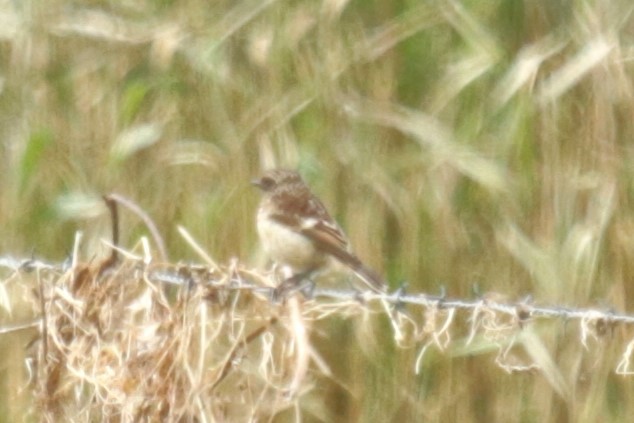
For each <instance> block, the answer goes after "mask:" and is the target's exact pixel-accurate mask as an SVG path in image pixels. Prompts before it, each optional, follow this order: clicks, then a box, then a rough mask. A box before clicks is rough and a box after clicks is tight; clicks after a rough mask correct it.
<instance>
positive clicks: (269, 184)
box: [260, 176, 275, 191]
mask: <svg viewBox="0 0 634 423" xmlns="http://www.w3.org/2000/svg"><path fill="white" fill-rule="evenodd" d="M260 187H261V188H262V189H263V190H264V191H268V190H270V189H273V187H275V180H274V179H273V178H269V177H268V176H265V177H264V178H262V179H261V180H260Z"/></svg>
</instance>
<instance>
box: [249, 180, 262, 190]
mask: <svg viewBox="0 0 634 423" xmlns="http://www.w3.org/2000/svg"><path fill="white" fill-rule="evenodd" d="M251 185H255V186H256V187H258V188H262V179H260V178H257V179H251Z"/></svg>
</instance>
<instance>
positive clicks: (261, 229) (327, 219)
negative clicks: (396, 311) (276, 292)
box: [251, 169, 387, 293]
mask: <svg viewBox="0 0 634 423" xmlns="http://www.w3.org/2000/svg"><path fill="white" fill-rule="evenodd" d="M251 183H252V184H253V185H255V186H257V187H258V188H259V189H260V190H261V191H262V199H261V201H260V205H259V207H258V211H257V231H258V235H259V238H260V242H261V244H262V246H263V248H264V250H265V252H266V253H267V255H268V256H269V258H270V259H271V260H272V261H273V262H275V263H276V264H278V265H281V266H284V267H285V268H286V269H288V270H290V272H289V273H290V276H289V277H288V279H286V280H285V281H283V282H282V284H280V286H279V287H278V288H280V289H284V288H283V286H286V287H288V286H289V285H290V286H292V285H297V284H298V283H299V282H301V281H302V280H304V279H308V280H312V279H311V278H312V276H313V275H316V274H318V273H320V272H322V271H324V270H326V269H327V268H328V267H330V264H331V262H332V260H333V259H334V260H335V261H337V262H339V263H341V264H343V265H344V266H346V267H348V268H350V269H351V270H352V272H353V273H355V274H356V275H357V276H358V277H359V278H360V279H361V280H362V281H363V282H365V284H366V285H367V286H368V287H369V288H370V289H371V290H372V291H374V292H377V293H383V292H385V291H386V286H387V285H386V283H385V281H384V280H383V278H381V276H380V275H379V274H378V273H376V272H375V271H374V270H372V269H371V268H369V267H368V266H366V265H365V264H364V263H363V262H362V261H361V260H360V259H359V258H358V257H357V256H356V255H355V254H354V253H353V252H352V250H351V248H350V243H349V242H348V239H347V237H346V236H345V234H344V232H343V231H342V230H341V228H340V227H339V225H338V224H337V222H335V220H334V219H333V218H332V217H331V216H330V214H329V213H328V210H327V209H326V207H325V206H324V204H323V203H322V202H321V201H320V200H319V198H318V197H317V196H316V195H315V194H313V193H312V191H311V190H310V188H309V187H308V185H307V184H306V182H304V180H303V179H302V177H301V175H300V174H299V173H298V172H297V171H295V170H290V169H271V170H267V171H265V172H264V173H263V174H262V175H261V176H260V177H259V178H257V179H254V180H252V181H251ZM313 287H314V284H313Z"/></svg>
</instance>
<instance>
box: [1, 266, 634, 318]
mask: <svg viewBox="0 0 634 423" xmlns="http://www.w3.org/2000/svg"><path fill="white" fill-rule="evenodd" d="M70 267H71V261H70V260H66V261H65V262H62V263H54V262H50V261H45V260H40V259H34V258H15V257H12V256H2V257H0V268H6V269H10V270H13V271H16V272H18V271H24V272H31V271H34V270H54V271H59V272H64V271H66V270H68V269H69V268H70ZM178 267H179V268H180V270H179V271H178V272H174V271H166V270H159V271H150V272H149V273H147V275H146V277H147V278H149V279H150V280H153V281H155V282H161V283H167V284H171V285H184V286H187V285H191V284H192V283H198V284H203V285H204V284H208V285H214V284H217V278H215V277H213V275H212V274H211V273H209V275H208V277H206V278H205V274H206V273H207V272H208V271H209V268H208V267H206V266H202V265H198V264H190V265H184V264H183V265H178ZM183 271H185V273H183ZM194 279H195V280H194ZM223 288H224V289H227V290H250V291H253V292H254V293H257V294H261V295H266V296H268V297H269V298H273V295H272V294H273V290H274V288H272V287H264V286H262V285H259V284H256V283H255V282H253V281H250V280H248V279H245V277H244V276H243V275H240V276H239V277H236V276H234V277H233V278H231V279H230V280H229V283H228V284H226V286H223ZM297 290H301V287H298V289H297ZM304 292H306V291H304ZM308 296H309V297H311V298H315V299H318V298H321V299H332V300H341V301H350V300H358V301H365V300H371V299H374V300H381V301H384V302H386V303H389V304H392V305H395V306H397V307H398V306H403V305H406V304H412V305H420V306H424V307H434V308H439V309H452V308H453V309H464V310H475V309H480V308H482V307H483V306H486V307H487V308H488V309H490V310H493V311H496V312H500V313H504V314H507V315H510V316H515V317H517V318H518V319H519V320H520V321H526V320H528V319H531V318H562V319H566V320H575V319H578V320H588V319H592V320H594V321H603V324H606V325H610V324H617V323H624V324H634V315H630V314H627V313H619V312H617V311H615V310H612V309H609V310H605V309H604V310H601V309H597V308H587V307H586V308H578V307H572V306H564V305H551V306H547V305H538V304H534V303H533V302H532V301H533V300H532V299H531V298H524V299H522V300H520V301H517V302H510V301H498V300H496V299H492V298H491V297H490V296H482V297H479V298H473V299H459V298H450V297H446V296H444V295H431V294H425V293H407V292H406V291H405V289H403V288H399V289H396V290H395V291H393V292H388V293H377V292H370V291H368V292H360V291H357V290H354V289H335V288H319V287H316V288H314V289H312V290H310V293H309V295H308Z"/></svg>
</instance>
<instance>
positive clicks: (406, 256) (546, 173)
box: [0, 0, 634, 422]
mask: <svg viewBox="0 0 634 423" xmlns="http://www.w3.org/2000/svg"><path fill="white" fill-rule="evenodd" d="M633 8H634V6H633V5H632V4H631V2H630V1H626V0H616V1H611V2H594V1H583V0H579V1H572V2H546V1H542V2H532V1H519V0H510V1H504V2H480V1H442V2H440V1H406V0H399V1H361V0H350V1H347V0H322V1H309V0H294V1H281V0H280V1H273V0H264V1H263V0H257V1H256V0H239V1H222V0H215V1H211V2H208V1H202V0H187V1H171V0H152V1H150V0H146V1H123V0H122V1H99V0H92V1H89V0H86V1H70V0H48V1H21V2H16V1H11V0H0V149H1V160H2V163H1V166H2V173H1V177H0V223H1V225H2V227H1V228H0V254H2V255H8V254H10V255H13V256H17V257H28V256H30V255H31V254H35V255H36V256H37V257H44V258H47V259H51V260H57V261H61V260H64V258H65V257H67V256H68V255H69V253H70V251H71V249H72V245H73V238H74V234H75V232H76V231H78V230H81V231H83V232H84V233H85V239H84V242H83V244H82V245H83V247H84V251H83V254H84V259H86V260H89V259H91V258H92V257H94V256H95V255H96V256H99V255H102V254H104V253H105V252H106V248H105V246H103V245H102V244H101V241H100V239H102V238H108V234H109V219H108V217H107V214H106V213H105V209H104V208H103V206H102V205H101V203H100V195H101V194H104V193H107V192H112V191H114V192H118V193H121V194H123V195H125V196H127V197H130V198H132V199H134V200H135V201H137V202H138V203H139V204H140V205H141V206H142V207H143V208H144V209H145V210H146V211H147V212H148V213H149V214H150V215H151V216H152V217H153V218H154V219H155V221H156V223H157V225H158V227H159V229H160V231H161V233H162V234H163V235H164V237H165V240H166V242H167V245H168V250H169V254H170V258H171V259H172V260H174V261H179V260H183V261H187V260H199V258H198V257H197V256H196V255H195V253H193V252H192V251H191V249H189V248H187V247H186V244H185V243H184V242H183V240H182V239H181V238H180V236H179V235H178V233H177V231H176V225H177V224H180V225H183V226H185V227H186V228H188V230H189V231H190V232H191V233H192V234H194V235H195V236H196V237H197V239H198V240H199V241H200V243H201V244H202V245H204V246H205V247H206V248H207V251H208V252H209V253H210V254H211V255H212V257H214V259H215V260H217V261H219V262H227V261H228V260H230V259H231V258H234V257H236V258H238V259H239V260H241V261H243V262H246V263H252V264H254V265H255V264H259V265H263V264H264V260H263V259H262V258H261V257H260V254H259V249H258V245H257V240H256V234H255V229H254V213H255V207H256V204H257V201H258V195H257V193H255V192H254V191H253V190H252V189H251V187H250V186H249V184H248V181H249V180H250V179H251V178H252V177H254V176H255V175H257V174H258V173H259V172H260V170H261V169H263V168H266V167H271V166H285V167H294V168H298V169H299V170H300V171H301V172H302V174H303V175H304V176H305V178H306V179H307V180H308V181H309V183H310V184H311V185H312V187H313V188H314V190H315V191H316V192H317V193H318V194H319V195H320V196H321V197H322V199H323V200H324V201H325V203H326V204H327V205H328V206H329V208H330V209H331V211H332V212H333V214H334V215H335V216H336V218H337V219H338V221H339V222H340V223H341V225H342V226H343V227H344V228H345V230H346V232H347V233H348V235H349V237H350V238H351V241H352V245H354V246H355V249H356V251H357V252H358V254H359V255H360V256H361V257H362V258H363V259H364V260H365V261H367V262H368V263H370V264H372V266H373V267H375V268H377V269H379V270H381V271H383V272H384V273H385V274H386V275H387V277H388V279H389V280H390V281H391V283H392V284H393V288H395V287H396V286H397V285H398V284H399V283H400V282H401V281H407V282H408V283H409V290H410V291H412V292H420V291H422V292H431V293H438V292H440V291H441V290H443V289H446V291H447V293H448V294H449V295H451V296H456V297H471V296H473V295H475V294H481V293H485V292H493V291H494V292H499V293H502V294H504V295H507V296H509V297H510V298H520V297H522V296H525V295H529V294H530V295H532V296H533V298H534V299H535V300H536V301H538V302H540V303H548V304H566V305H570V306H598V307H614V308H615V309H617V310H622V311H631V310H632V309H634V307H632V304H633V301H634V292H632V288H631V280H632V278H633V276H634V265H632V260H631V259H630V257H631V254H632V251H633V247H634V241H632V240H634V219H633V217H632V216H633V215H632V208H633V207H634V205H633V204H632V193H633V191H634V184H633V182H634V172H633V171H632V169H634V166H633V164H632V159H633V157H634V149H633V148H632V144H631V142H632V139H633V138H634V100H633V94H634V92H633V87H632V76H633V74H634V73H633V63H634V60H633V59H634V42H633V40H634V20H633V18H632V10H633ZM142 234H145V229H144V227H143V225H142V224H141V223H140V222H139V221H138V220H137V219H136V218H134V217H133V216H131V215H130V214H129V213H123V237H124V239H123V241H122V244H123V245H127V246H130V245H132V244H134V243H135V242H136V241H137V240H138V238H139V236H140V235H142ZM5 285H6V287H5V288H6V289H7V290H8V291H9V293H10V294H11V296H12V297H11V298H12V304H13V307H12V309H11V312H10V313H9V312H8V311H2V312H1V313H0V323H7V322H13V321H19V320H20V319H21V318H25V316H28V315H30V314H31V313H32V310H30V308H29V307H27V306H22V307H21V306H20V304H21V303H20V301H24V300H23V297H24V295H23V293H24V291H25V288H24V287H16V286H14V285H11V283H10V279H9V280H8V281H7V282H6V283H5ZM24 304H26V303H24ZM538 333H539V337H540V339H541V342H543V344H544V345H545V346H546V349H547V351H549V353H550V354H552V360H553V361H554V363H555V366H556V369H557V371H554V370H553V371H551V373H550V374H544V372H541V373H540V372H535V373H529V374H507V373H505V372H504V371H502V370H501V369H499V368H498V367H497V366H496V365H495V363H494V362H493V358H494V357H493V355H492V354H490V353H488V354H477V353H476V352H474V351H467V352H464V353H463V354H461V355H460V357H450V356H448V355H446V354H438V353H434V352H429V353H428V354H427V355H426V356H425V359H424V362H423V364H422V372H421V374H420V375H415V374H414V362H415V359H416V355H417V353H418V349H416V348H412V349H409V350H401V349H397V348H396V347H395V346H394V345H393V344H394V341H393V340H392V334H391V332H390V329H389V327H388V326H387V325H383V324H379V325H377V326H376V327H373V328H372V337H368V336H366V335H367V334H365V335H364V334H361V333H360V331H359V330H356V329H355V324H354V323H351V322H349V321H344V320H338V319H332V321H331V322H329V323H328V324H327V325H324V326H323V327H320V328H319V330H318V331H317V332H316V334H315V335H314V343H315V345H316V347H317V349H318V350H319V352H320V353H321V354H323V356H324V357H325V358H326V360H327V363H328V364H329V365H330V366H332V370H333V377H332V378H331V379H327V380H321V379H320V380H317V381H316V382H315V383H316V385H315V389H314V390H313V392H311V393H310V394H309V395H308V396H307V397H306V399H305V401H304V404H303V407H304V408H303V410H304V414H305V415H304V417H305V419H306V420H308V421H312V420H315V421H397V420H398V421H420V420H426V421H457V420H459V421H464V422H471V421H523V422H533V421H540V422H541V421H567V420H568V421H606V422H608V421H615V422H617V421H624V419H626V416H628V415H630V416H631V415H632V413H633V412H634V409H633V407H634V404H633V403H632V401H630V400H628V398H629V399H631V398H632V395H634V389H633V388H632V384H631V381H630V380H627V379H623V378H621V377H617V376H615V375H614V374H613V369H614V367H615V366H616V361H617V358H618V354H619V353H620V351H621V347H622V343H619V344H618V345H613V342H610V339H607V340H600V341H597V342H596V344H593V345H592V346H591V347H590V348H589V349H588V350H585V349H583V348H582V347H581V346H580V345H579V342H578V339H577V338H578V334H577V333H576V330H575V329H573V328H569V327H568V328H567V327H565V325H563V324H552V325H543V326H540V327H539V328H538ZM619 336H623V334H622V333H621V335H614V337H616V338H617V339H620V338H619ZM29 339H30V336H27V335H12V336H3V337H2V338H0V351H2V353H1V354H0V374H1V375H2V377H0V380H2V381H3V382H2V384H0V415H2V416H5V417H4V418H2V417H0V420H3V421H15V420H16V419H18V418H19V417H20V416H21V412H22V411H23V410H24V409H26V408H28V407H29V404H30V402H29V397H28V390H26V389H25V388H24V386H25V377H26V376H25V375H24V366H23V359H24V353H23V350H24V346H25V345H26V343H27V342H28V340H29ZM612 340H613V339H612ZM554 374H556V376H554ZM555 379H557V380H559V382H557V383H555V382H553V380H555ZM561 386H564V388H562V387H561ZM286 417H288V418H289V419H290V418H292V415H290V413H289V415H288V416H286ZM281 418H284V416H281Z"/></svg>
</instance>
